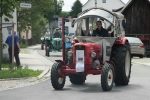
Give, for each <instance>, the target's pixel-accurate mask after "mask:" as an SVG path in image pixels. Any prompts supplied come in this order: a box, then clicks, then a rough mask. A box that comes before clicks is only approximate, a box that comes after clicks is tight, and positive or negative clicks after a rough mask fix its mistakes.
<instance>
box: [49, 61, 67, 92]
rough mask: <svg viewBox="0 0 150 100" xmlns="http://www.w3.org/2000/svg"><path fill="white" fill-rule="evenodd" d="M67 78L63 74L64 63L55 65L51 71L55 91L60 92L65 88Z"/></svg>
mask: <svg viewBox="0 0 150 100" xmlns="http://www.w3.org/2000/svg"><path fill="white" fill-rule="evenodd" d="M65 81H66V76H65V74H64V73H63V72H62V63H58V62H56V63H54V64H53V66H52V69H51V83H52V86H53V88H54V89H56V90H60V89H62V88H63V87H64V85H65Z"/></svg>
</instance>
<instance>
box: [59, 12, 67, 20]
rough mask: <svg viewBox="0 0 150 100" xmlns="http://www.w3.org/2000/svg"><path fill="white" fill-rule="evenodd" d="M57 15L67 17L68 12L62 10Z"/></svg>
mask: <svg viewBox="0 0 150 100" xmlns="http://www.w3.org/2000/svg"><path fill="white" fill-rule="evenodd" d="M59 16H60V17H63V18H68V16H69V12H66V11H62V12H61V13H60V14H59Z"/></svg>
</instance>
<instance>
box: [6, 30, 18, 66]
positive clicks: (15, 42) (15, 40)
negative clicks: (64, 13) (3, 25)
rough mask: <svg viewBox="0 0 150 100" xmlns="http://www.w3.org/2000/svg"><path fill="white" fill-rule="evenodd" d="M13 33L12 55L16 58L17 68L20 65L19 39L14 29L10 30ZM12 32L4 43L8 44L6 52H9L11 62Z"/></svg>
mask: <svg viewBox="0 0 150 100" xmlns="http://www.w3.org/2000/svg"><path fill="white" fill-rule="evenodd" d="M12 34H14V57H15V60H16V65H17V68H19V67H20V59H19V52H20V39H19V37H18V36H17V35H16V31H14V32H12ZM12 34H10V35H9V36H8V37H7V39H6V41H5V43H6V44H7V45H8V46H9V47H8V53H9V61H10V63H12Z"/></svg>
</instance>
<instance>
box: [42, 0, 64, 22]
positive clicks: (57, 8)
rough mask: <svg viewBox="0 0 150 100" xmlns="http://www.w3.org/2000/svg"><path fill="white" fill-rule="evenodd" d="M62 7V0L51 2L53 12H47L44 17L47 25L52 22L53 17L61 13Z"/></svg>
mask: <svg viewBox="0 0 150 100" xmlns="http://www.w3.org/2000/svg"><path fill="white" fill-rule="evenodd" d="M63 5H64V1H63V0H54V1H53V4H52V7H53V11H52V10H49V11H48V12H46V13H45V15H44V17H45V18H46V19H47V20H48V22H49V23H50V22H51V21H52V20H53V18H54V15H59V14H60V13H61V11H62V6H63Z"/></svg>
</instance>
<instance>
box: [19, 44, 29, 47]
mask: <svg viewBox="0 0 150 100" xmlns="http://www.w3.org/2000/svg"><path fill="white" fill-rule="evenodd" d="M27 47H28V45H27V44H20V48H27Z"/></svg>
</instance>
